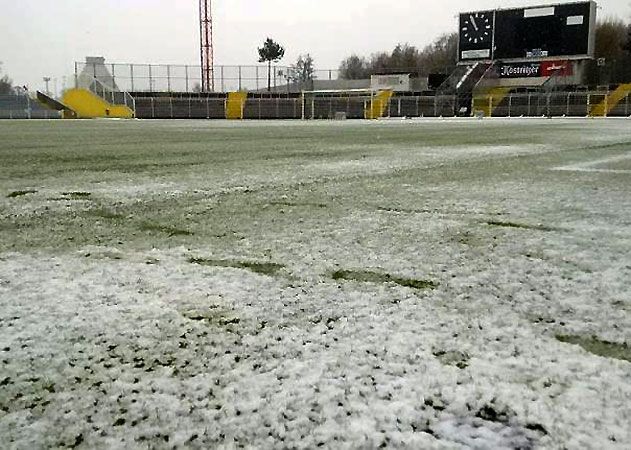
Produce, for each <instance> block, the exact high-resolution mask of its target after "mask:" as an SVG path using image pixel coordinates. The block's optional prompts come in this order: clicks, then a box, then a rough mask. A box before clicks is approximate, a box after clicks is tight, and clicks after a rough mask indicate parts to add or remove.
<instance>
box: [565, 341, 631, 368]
mask: <svg viewBox="0 0 631 450" xmlns="http://www.w3.org/2000/svg"><path fill="white" fill-rule="evenodd" d="M555 337H556V339H557V340H558V341H559V342H563V343H565V344H572V345H578V346H580V347H582V348H583V349H584V350H585V351H588V352H589V353H592V354H594V355H597V356H604V357H605V358H612V359H620V360H622V361H629V362H631V347H629V346H628V345H627V344H626V343H622V344H620V343H617V342H608V341H603V340H601V339H599V338H597V337H596V336H591V337H590V336H578V335H561V334H558V335H556V336H555Z"/></svg>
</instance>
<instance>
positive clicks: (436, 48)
mask: <svg viewBox="0 0 631 450" xmlns="http://www.w3.org/2000/svg"><path fill="white" fill-rule="evenodd" d="M457 57H458V34H457V33H451V34H444V35H441V36H439V37H438V38H437V39H436V40H435V41H434V42H432V43H431V44H429V45H427V46H426V47H425V48H423V49H422V50H419V49H418V48H416V47H415V46H413V45H410V44H409V43H405V44H398V45H397V46H396V47H395V48H394V49H393V50H392V52H390V53H388V52H378V53H373V54H372V55H371V56H370V59H369V60H367V59H366V58H364V57H361V56H358V55H352V56H349V57H348V58H346V59H345V60H343V61H342V64H341V65H340V76H341V77H342V78H347V79H359V78H369V77H370V75H372V74H375V73H388V72H399V73H400V72H410V73H414V74H417V75H420V76H427V75H429V74H430V73H433V72H442V73H448V72H450V71H452V70H453V69H454V68H455V66H456V60H457Z"/></svg>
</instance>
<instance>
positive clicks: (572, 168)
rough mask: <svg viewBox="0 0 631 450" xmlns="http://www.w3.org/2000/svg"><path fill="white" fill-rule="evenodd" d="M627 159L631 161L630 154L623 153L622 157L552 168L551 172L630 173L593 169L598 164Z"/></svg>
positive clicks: (628, 171)
mask: <svg viewBox="0 0 631 450" xmlns="http://www.w3.org/2000/svg"><path fill="white" fill-rule="evenodd" d="M627 159H631V153H625V154H624V155H619V156H612V157H609V158H603V159H597V160H595V161H587V162H583V163H578V164H572V165H569V166H561V167H553V168H552V169H551V170H559V171H564V172H603V173H631V170H628V169H598V168H596V167H594V166H598V165H600V164H608V163H615V162H619V161H626V160H627Z"/></svg>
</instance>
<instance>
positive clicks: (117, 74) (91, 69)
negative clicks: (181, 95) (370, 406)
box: [74, 62, 339, 93]
mask: <svg viewBox="0 0 631 450" xmlns="http://www.w3.org/2000/svg"><path fill="white" fill-rule="evenodd" d="M338 77H339V71H337V70H315V71H314V73H313V75H312V77H311V78H313V79H318V80H337V79H338ZM74 78H75V87H82V88H87V87H88V86H89V84H90V82H91V80H93V79H98V80H99V81H101V82H102V83H104V84H106V85H108V86H109V87H111V88H113V89H115V90H120V91H127V92H189V93H193V92H200V91H201V83H202V79H201V67H200V66H194V65H193V66H187V65H160V64H105V63H102V62H94V63H86V62H77V63H75V75H74ZM297 82H298V83H299V82H300V80H299V79H298V76H297V75H296V74H295V72H294V70H293V69H292V68H291V67H288V66H279V65H272V66H271V67H268V66H266V65H255V66H215V67H214V69H213V86H214V89H213V90H214V91H215V92H231V91H266V90H267V89H268V87H269V89H270V90H273V91H275V92H279V91H281V92H282V90H283V88H285V89H287V91H288V90H289V89H290V88H291V87H292V85H295V84H296V83H297Z"/></svg>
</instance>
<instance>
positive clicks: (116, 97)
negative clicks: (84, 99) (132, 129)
mask: <svg viewBox="0 0 631 450" xmlns="http://www.w3.org/2000/svg"><path fill="white" fill-rule="evenodd" d="M89 90H90V92H92V93H93V94H94V95H96V96H98V97H100V98H102V99H103V100H105V101H106V102H108V103H110V104H112V105H125V106H127V107H128V108H129V109H131V110H132V111H135V110H136V100H135V99H134V97H132V95H131V94H130V93H129V92H125V91H116V90H114V89H112V88H110V87H108V86H105V85H104V84H103V83H101V82H100V81H99V80H97V79H94V80H92V82H91V83H90V87H89Z"/></svg>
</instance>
